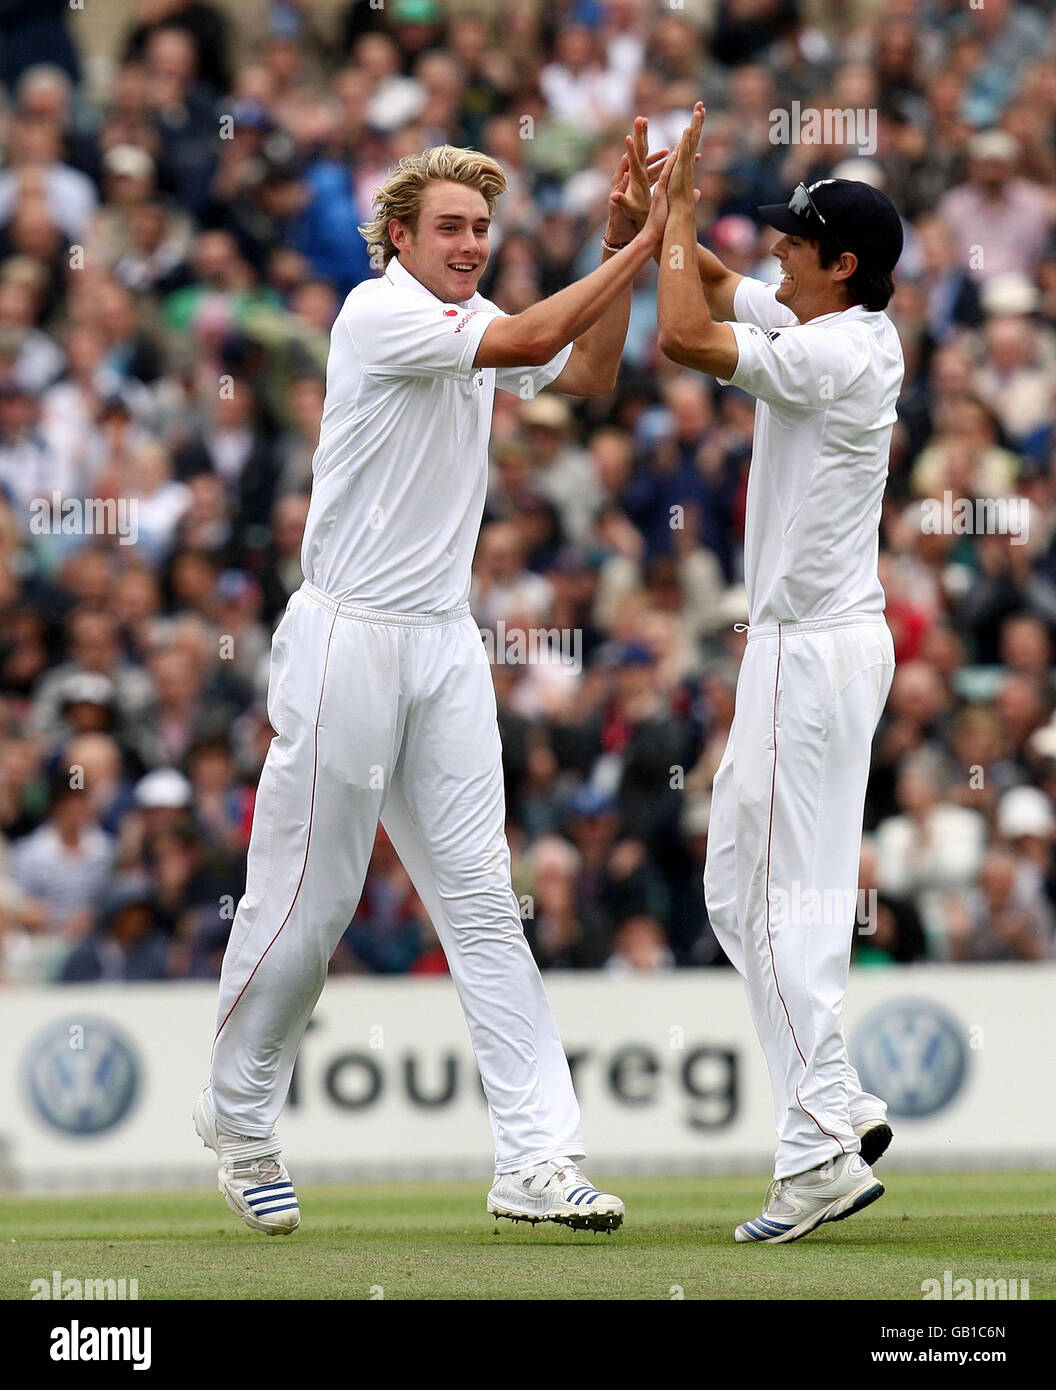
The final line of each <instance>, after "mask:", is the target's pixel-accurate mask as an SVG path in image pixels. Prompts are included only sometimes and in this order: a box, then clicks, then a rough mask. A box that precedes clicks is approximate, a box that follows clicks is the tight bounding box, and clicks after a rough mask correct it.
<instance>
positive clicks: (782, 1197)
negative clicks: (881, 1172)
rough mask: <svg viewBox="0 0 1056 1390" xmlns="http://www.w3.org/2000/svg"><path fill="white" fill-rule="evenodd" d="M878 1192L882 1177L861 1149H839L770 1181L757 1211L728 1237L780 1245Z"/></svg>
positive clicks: (847, 1213)
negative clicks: (854, 1151) (835, 1154)
mask: <svg viewBox="0 0 1056 1390" xmlns="http://www.w3.org/2000/svg"><path fill="white" fill-rule="evenodd" d="M883 1195H884V1185H883V1183H882V1182H879V1181H878V1180H877V1179H876V1178H875V1177H874V1176H873V1170H872V1169H871V1168H870V1167H869V1165H868V1163H863V1162H862V1159H861V1155H859V1154H841V1155H840V1156H839V1158H832V1159H829V1160H828V1162H826V1163H821V1164H819V1165H818V1167H817V1168H811V1169H810V1170H809V1171H808V1172H806V1173H797V1174H796V1175H795V1177H791V1178H778V1179H777V1180H776V1181H774V1182H772V1183H771V1184H770V1191H769V1192H768V1193H767V1194H766V1207H765V1208H764V1210H763V1214H762V1216H757V1217H756V1218H755V1220H754V1221H746V1222H745V1223H744V1225H743V1226H738V1227H737V1229H736V1230H735V1231H734V1233H733V1238H734V1240H736V1241H738V1242H741V1243H745V1242H749V1241H765V1242H768V1243H769V1244H771V1245H782V1244H784V1243H785V1242H787V1241H791V1240H799V1239H800V1238H801V1237H803V1236H806V1235H809V1234H810V1232H811V1231H813V1230H814V1229H815V1228H816V1227H818V1226H820V1225H821V1224H822V1222H824V1221H842V1220H843V1219H844V1218H845V1217H847V1216H853V1215H854V1213H855V1212H856V1211H861V1210H862V1208H863V1207H867V1206H869V1204H870V1203H871V1202H875V1201H876V1199H877V1198H878V1197H882V1196H883Z"/></svg>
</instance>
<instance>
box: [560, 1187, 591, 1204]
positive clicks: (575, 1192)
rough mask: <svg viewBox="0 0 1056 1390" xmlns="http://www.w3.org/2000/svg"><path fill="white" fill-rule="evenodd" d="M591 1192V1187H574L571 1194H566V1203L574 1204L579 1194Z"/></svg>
mask: <svg viewBox="0 0 1056 1390" xmlns="http://www.w3.org/2000/svg"><path fill="white" fill-rule="evenodd" d="M589 1191H590V1187H589V1186H583V1187H574V1188H573V1189H572V1191H571V1192H567V1193H566V1194H565V1201H566V1202H573V1201H575V1199H576V1197H577V1196H578V1194H579V1193H581V1192H589Z"/></svg>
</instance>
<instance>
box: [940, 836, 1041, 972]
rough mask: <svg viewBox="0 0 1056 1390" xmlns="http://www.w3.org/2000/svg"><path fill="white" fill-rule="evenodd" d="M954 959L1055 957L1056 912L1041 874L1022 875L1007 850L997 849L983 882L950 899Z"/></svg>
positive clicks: (984, 870)
mask: <svg viewBox="0 0 1056 1390" xmlns="http://www.w3.org/2000/svg"><path fill="white" fill-rule="evenodd" d="M946 911H947V916H948V920H949V955H950V958H951V960H970V961H1009V960H1045V959H1048V958H1050V957H1051V956H1052V950H1053V913H1052V908H1051V907H1050V905H1049V903H1048V901H1047V900H1046V898H1045V895H1044V892H1043V890H1042V887H1041V883H1040V880H1039V878H1038V877H1037V876H1036V875H1033V874H1023V873H1022V872H1021V871H1020V865H1019V864H1018V863H1017V860H1016V857H1015V855H1013V854H1010V853H1009V852H1008V851H1007V850H1000V849H995V850H992V851H991V852H990V853H989V854H988V855H987V856H986V858H985V860H984V861H983V864H982V868H981V869H980V872H979V885H978V887H977V888H973V889H969V890H968V891H967V892H966V893H963V894H961V895H958V896H957V897H956V898H954V900H953V901H952V902H950V903H948V905H947V908H946Z"/></svg>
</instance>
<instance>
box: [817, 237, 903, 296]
mask: <svg viewBox="0 0 1056 1390" xmlns="http://www.w3.org/2000/svg"><path fill="white" fill-rule="evenodd" d="M814 245H815V246H816V247H817V248H818V265H819V266H820V267H821V268H822V270H827V269H828V268H829V266H830V265H832V264H833V262H834V261H838V260H839V259H840V256H841V254H842V253H843V251H844V250H846V248H845V247H843V246H841V245H840V244H839V242H838V241H836V240H835V238H833V237H830V236H823V237H820V238H819V239H818V240H817V241H815V242H814ZM843 283H844V284H845V285H846V286H847V297H848V299H849V300H850V302H851V303H852V304H860V305H861V306H862V308H863V309H870V310H872V311H873V312H874V313H875V312H876V311H877V310H879V309H886V308H887V306H888V304H889V302H890V300H891V296H892V295H893V294H894V292H895V282H894V279H893V278H892V275H891V272H890V271H889V270H868V269H867V268H866V267H865V266H864V265H863V264H862V262H861V259H859V261H858V264H857V266H856V267H855V270H854V274H853V275H852V276H850V278H849V279H847V280H845V281H844V282H843Z"/></svg>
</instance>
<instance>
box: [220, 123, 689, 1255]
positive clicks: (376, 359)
mask: <svg viewBox="0 0 1056 1390" xmlns="http://www.w3.org/2000/svg"><path fill="white" fill-rule="evenodd" d="M644 129H645V126H644V122H642V121H639V122H638V123H637V124H636V130H635V135H634V136H633V137H630V136H629V137H628V146H629V149H632V148H633V149H634V150H635V154H636V159H637V167H638V168H641V167H642V164H643V161H646V162H647V164H648V172H647V173H646V174H645V175H644V177H645V178H647V179H648V178H652V179H654V180H655V178H656V177H657V175H658V174H659V170H660V166H661V164H662V162H663V161H662V159H661V158H660V156H659V155H656V156H653V157H652V159H648V157H647V155H646V148H645V134H644ZM661 153H662V154H664V155H666V153H667V152H666V151H663V152H661ZM628 159H629V154H628V155H625V156H624V159H623V161H622V163H621V166H620V168H619V169H618V170H617V171H616V174H615V175H614V178H613V190H614V192H615V191H616V190H617V189H618V188H619V186H620V184H621V180H622V186H623V187H624V188H625V187H626V186H627V182H628V170H627V161H628ZM505 188H506V180H505V177H504V175H503V172H502V169H501V167H500V166H499V165H498V164H497V163H496V162H495V161H494V160H492V159H489V158H487V157H486V156H484V155H482V154H479V153H477V152H476V151H474V150H464V149H456V148H454V147H451V146H439V147H436V148H433V149H429V150H426V151H425V152H424V154H422V155H421V156H417V157H408V158H405V159H402V160H400V162H399V164H398V165H397V166H396V169H395V171H394V172H393V173H392V175H391V176H390V177H389V179H388V181H387V182H386V183H385V184H384V186H383V187H382V188H381V189H380V190H379V191H378V193H377V195H376V197H375V211H376V214H377V215H376V217H375V219H374V221H373V222H371V223H370V224H369V225H367V226H366V227H363V228H361V229H360V231H361V233H362V234H363V235H364V237H365V238H366V240H367V241H368V243H369V244H371V245H372V246H376V247H380V250H381V258H382V260H383V262H384V267H385V269H384V274H383V275H381V276H380V277H378V278H376V279H372V280H369V281H366V282H365V283H363V284H360V285H358V286H357V287H356V288H355V289H354V290H353V291H352V292H351V294H350V295H349V296H348V298H347V299H346V300H345V303H344V305H343V307H342V309H341V311H340V313H339V315H338V317H337V320H336V322H335V324H334V327H333V332H332V335H331V341H330V355H329V360H328V364H327V384H326V401H325V405H324V409H323V417H322V425H321V431H320V438H319V446H318V448H317V450H316V453H315V457H314V460H313V478H314V481H313V488H312V499H311V506H310V509H309V513H308V520H307V525H306V527H305V534H304V543H303V550H302V565H303V570H304V575H305V582H304V584H303V586H302V587H301V588H300V589H299V590H298V591H297V592H296V593H295V594H294V595H293V596H292V598H291V599H290V602H289V604H288V606H287V609H286V612H285V615H284V617H283V619H282V621H281V622H280V623H279V626H278V628H277V629H276V632H275V635H274V639H273V642H272V655H271V670H270V683H269V688H268V717H269V719H270V721H271V724H272V727H273V728H274V730H275V737H274V739H273V741H272V743H271V746H270V748H269V750H268V755H267V759H266V761H265V764H264V768H263V771H262V773H261V778H260V785H259V789H258V792H257V800H256V810H255V813H254V818H253V831H252V838H251V841H250V847H249V857H248V865H247V879H246V891H245V896H244V897H243V898H242V900H241V902H240V903H239V906H238V910H237V913H236V916H235V920H234V923H233V926H232V931H231V938H230V942H229V944H228V948H227V953H226V955H225V957H224V963H223V971H222V975H221V980H220V1000H219V1010H218V1016H217V1032H216V1039H215V1043H214V1047H213V1057H212V1069H211V1077H210V1082H209V1084H208V1085H207V1086H206V1088H205V1089H204V1091H203V1092H202V1094H201V1096H200V1097H199V1100H198V1103H197V1105H196V1107H195V1125H196V1128H197V1130H198V1133H199V1136H200V1137H201V1139H202V1140H203V1142H204V1143H205V1144H206V1146H207V1147H209V1148H211V1149H213V1150H214V1151H215V1152H216V1154H217V1156H218V1158H219V1161H220V1166H219V1186H220V1191H221V1192H222V1193H223V1194H224V1196H225V1198H226V1199H227V1203H228V1205H229V1206H230V1207H231V1208H232V1210H234V1211H235V1212H237V1213H238V1214H239V1215H240V1216H241V1217H242V1218H243V1220H244V1221H245V1222H246V1224H247V1225H248V1226H250V1227H252V1228H253V1229H254V1230H257V1231H263V1232H266V1233H267V1234H269V1235H275V1234H286V1233H288V1232H291V1231H293V1230H294V1229H295V1228H296V1227H297V1225H298V1224H299V1222H300V1209H299V1205H298V1201H297V1196H296V1193H295V1190H294V1186H293V1183H292V1181H291V1179H290V1175H289V1173H288V1171H287V1169H286V1166H285V1164H284V1163H283V1162H282V1157H281V1146H280V1143H279V1140H278V1139H277V1137H276V1135H275V1125H276V1122H277V1120H278V1117H279V1112H280V1111H281V1109H282V1106H283V1103H284V1101H285V1099H286V1095H287V1092H288V1089H289V1085H290V1080H291V1075H292V1072H293V1066H294V1061H295V1059H296V1056H297V1051H298V1048H299V1046H300V1042H301V1038H302V1036H303V1034H304V1030H305V1027H306V1025H307V1023H308V1020H309V1018H310V1017H311V1014H312V1010H313V1009H314V1007H315V1003H316V1000H317V999H318V997H319V994H320V991H321V989H322V987H323V983H324V980H325V977H326V972H327V964H328V962H329V960H330V957H331V955H332V954H333V951H334V949H335V947H336V946H337V943H338V941H339V940H340V938H341V936H342V934H343V933H344V931H345V929H346V928H347V926H348V923H349V921H350V920H351V918H352V915H353V913H354V912H355V910H356V906H357V903H358V902H359V897H360V892H361V890H362V887H363V880H364V876H365V874H366V870H367V864H368V861H369V859H370V855H371V850H372V847H373V845H374V840H375V833H376V830H377V825H378V821H379V819H380V821H381V823H382V824H383V825H384V827H385V830H386V832H387V833H388V835H389V838H390V839H391V841H392V843H393V845H394V846H395V848H396V851H397V853H398V854H399V856H400V858H401V860H402V861H403V864H404V867H405V868H406V870H407V872H408V874H409V875H410V878H411V880H412V881H413V883H414V886H415V888H416V889H417V891H418V893H419V895H420V896H421V899H422V901H423V903H424V904H425V906H426V908H427V910H428V912H429V915H430V917H431V918H432V921H433V924H434V926H435V928H436V931H437V934H438V935H439V938H440V940H441V942H442V944H443V947H444V951H445V952H446V955H447V960H448V964H449V966H450V970H451V975H452V977H453V979H454V983H455V987H456V989H457V991H458V995H459V998H460V1001H461V1004H462V1008H463V1011H464V1013H465V1016H466V1021H467V1023H468V1025H469V1031H470V1036H471V1039H472V1043H473V1048H474V1052H475V1054H476V1060H477V1064H478V1066H479V1068H480V1074H481V1078H482V1080H483V1084H484V1090H485V1093H486V1095H487V1101H488V1108H489V1113H490V1117H491V1124H492V1130H493V1134H494V1141H495V1180H494V1185H493V1187H492V1189H491V1191H490V1193H489V1195H488V1199H487V1208H488V1210H489V1211H491V1212H493V1213H494V1214H495V1216H496V1217H500V1216H502V1217H509V1218H511V1219H513V1220H528V1221H531V1222H533V1223H534V1222H537V1221H556V1222H561V1223H563V1224H565V1225H568V1226H573V1227H576V1228H579V1229H589V1230H611V1229H614V1228H615V1227H617V1226H619V1225H620V1223H621V1222H622V1220H623V1216H624V1205H623V1202H622V1201H620V1199H619V1198H618V1197H616V1196H613V1195H612V1194H611V1193H607V1192H600V1191H599V1190H598V1189H597V1188H596V1187H594V1185H593V1184H592V1183H591V1182H590V1181H589V1180H588V1179H587V1178H586V1177H584V1175H583V1173H582V1172H581V1170H580V1168H579V1166H578V1165H579V1161H580V1160H581V1159H582V1158H583V1156H584V1143H583V1136H582V1132H581V1126H580V1114H579V1106H578V1104H577V1101H576V1096H575V1093H574V1091H573V1088H572V1080H571V1076H570V1074H569V1068H568V1064H567V1062H566V1060H565V1054H564V1051H563V1049H562V1046H561V1041H560V1038H559V1037H558V1033H557V1028H556V1026H555V1024H554V1020H553V1017H552V1015H551V1012H550V1006H549V1003H548V1001H547V998H546V994H545V993H544V990H543V984H542V980H541V978H540V975H539V972H538V969H537V968H536V965H535V963H534V961H533V959H532V956H531V952H530V951H529V948H528V945H527V942H526V941H525V936H524V931H523V929H522V925H521V920H520V914H519V905H518V902H517V899H516V897H515V896H514V892H513V889H512V886H511V881H510V853H509V848H508V846H507V843H506V838H505V833H504V820H505V809H504V798H503V784H502V771H501V758H500V744H499V733H498V728H497V724H496V705H495V694H494V690H493V686H492V679H491V671H490V667H489V665H488V660H487V656H486V653H485V649H484V646H483V643H482V642H481V636H480V633H479V631H478V629H477V627H476V624H475V623H474V621H473V619H472V617H471V616H470V611H469V605H468V603H467V595H468V593H469V587H470V567H471V564H472V560H473V552H474V548H475V545H476V541H477V534H478V530H479V527H480V520H481V515H482V513H483V508H484V500H485V491H486V487H487V456H488V437H489V434H490V430H491V416H492V405H493V401H494V394H495V390H496V387H498V388H499V389H500V390H504V391H511V392H515V393H517V394H519V395H521V396H522V397H524V398H526V399H527V398H530V396H531V395H532V394H534V393H535V392H536V391H539V390H541V389H543V388H544V387H550V388H552V389H553V390H556V391H562V392H565V393H566V394H568V395H578V396H594V395H602V394H606V393H607V392H609V391H611V390H612V389H613V387H614V385H615V382H616V376H617V371H618V368H619V362H620V356H621V352H622V348H623V342H624V337H625V334H626V330H627V321H628V316H629V312H630V298H631V284H632V281H633V280H634V278H635V276H636V275H637V273H638V271H639V270H640V269H641V267H642V266H643V265H644V264H645V262H646V261H647V260H649V259H650V258H651V257H653V256H654V255H655V253H656V252H657V251H658V250H659V247H660V237H661V235H662V228H660V227H659V225H658V224H657V222H656V219H654V220H653V222H652V223H650V224H649V225H647V226H646V227H644V228H643V229H642V230H641V231H637V229H636V228H635V227H634V226H632V225H630V223H629V222H628V220H627V218H626V216H625V214H624V213H623V212H622V210H621V209H620V207H619V206H618V205H617V204H616V203H615V202H614V201H612V200H610V205H609V221H608V226H607V230H606V235H605V238H604V239H603V250H602V264H601V265H600V266H599V268H598V269H597V270H595V271H593V272H592V273H591V274H590V275H588V276H586V277H584V279H582V280H580V281H578V282H577V283H576V284H573V285H570V286H569V287H568V288H566V289H563V290H561V291H560V292H559V293H557V294H555V295H553V296H552V297H550V298H549V299H546V300H544V301H542V302H541V303H539V304H536V305H533V306H532V307H531V308H529V309H527V310H525V311H524V312H523V313H520V314H515V315H512V316H510V315H506V314H504V313H502V312H501V311H500V310H499V309H498V308H497V307H496V306H495V305H494V304H492V303H491V302H490V301H489V300H487V299H484V298H482V297H481V295H479V294H478V293H477V284H478V281H479V280H480V277H481V275H482V274H483V271H484V267H485V266H486V265H487V262H488V255H489V243H488V229H489V222H490V219H491V214H492V212H493V210H494V207H495V202H496V199H497V198H498V197H499V196H500V194H501V193H502V192H503V191H504V190H505Z"/></svg>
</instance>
